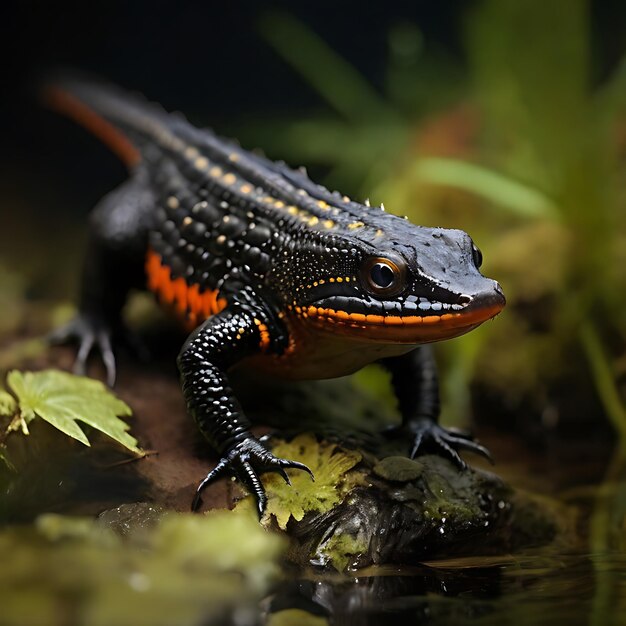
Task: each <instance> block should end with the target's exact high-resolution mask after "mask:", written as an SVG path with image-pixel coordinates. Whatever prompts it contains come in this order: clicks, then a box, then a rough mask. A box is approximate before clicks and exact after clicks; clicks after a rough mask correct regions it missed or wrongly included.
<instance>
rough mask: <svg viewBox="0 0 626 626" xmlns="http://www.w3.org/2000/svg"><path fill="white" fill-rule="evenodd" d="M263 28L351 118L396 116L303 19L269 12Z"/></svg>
mask: <svg viewBox="0 0 626 626" xmlns="http://www.w3.org/2000/svg"><path fill="white" fill-rule="evenodd" d="M259 27H260V31H261V34H262V35H263V37H264V38H265V39H266V40H267V42H268V43H269V44H270V45H271V46H272V47H273V48H274V50H276V52H278V54H280V56H281V57H283V59H285V61H287V62H288V63H290V64H291V65H292V67H294V68H295V69H296V70H297V71H298V72H299V73H300V74H301V75H302V76H303V77H304V78H305V79H306V80H307V81H308V82H309V84H310V85H311V86H312V87H313V88H314V89H315V90H316V91H317V92H318V93H319V94H320V95H321V96H322V97H323V98H324V99H325V100H326V101H327V102H328V103H329V104H330V105H331V106H332V107H334V108H335V109H336V110H337V111H338V112H339V113H341V114H342V115H344V116H345V117H346V118H347V119H350V120H358V119H364V118H370V117H372V116H386V117H395V116H396V114H395V113H394V112H393V110H391V109H390V108H389V107H388V106H387V105H386V104H385V102H384V100H383V99H382V98H381V97H380V96H379V95H378V94H377V93H376V91H374V89H372V87H371V85H370V84H369V83H368V82H367V81H366V80H364V79H363V77H362V76H361V75H360V74H359V73H358V72H357V71H356V70H355V69H354V67H352V65H350V63H348V62H347V61H346V60H345V59H343V58H342V57H341V56H340V55H338V54H337V53H335V52H334V51H333V50H332V49H331V48H330V46H328V44H326V42H324V40H323V39H322V38H321V37H319V36H318V35H317V34H316V33H314V32H313V31H311V30H310V29H309V28H307V27H306V26H305V25H304V24H303V23H302V22H301V21H300V20H298V19H296V18H295V17H293V16H291V15H288V14H286V13H269V14H267V15H265V16H264V17H263V18H262V19H261V21H260V24H259Z"/></svg>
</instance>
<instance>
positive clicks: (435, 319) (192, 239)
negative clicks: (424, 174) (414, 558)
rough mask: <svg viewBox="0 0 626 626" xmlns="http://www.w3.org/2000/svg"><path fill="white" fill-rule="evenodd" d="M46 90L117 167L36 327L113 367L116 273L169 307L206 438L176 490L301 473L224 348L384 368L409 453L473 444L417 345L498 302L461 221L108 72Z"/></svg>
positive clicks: (262, 359) (257, 361)
mask: <svg viewBox="0 0 626 626" xmlns="http://www.w3.org/2000/svg"><path fill="white" fill-rule="evenodd" d="M46 95H47V100H48V102H49V104H50V105H51V106H52V107H53V108H55V109H57V110H59V111H61V112H63V113H65V114H67V115H68V116H70V117H72V118H74V119H75V120H76V121H78V122H79V123H81V124H83V125H84V126H85V127H87V128H88V129H89V130H91V131H92V132H93V133H95V134H96V135H97V136H99V137H100V138H101V139H102V140H103V141H104V142H105V143H106V144H108V146H109V147H110V148H112V149H113V150H114V151H115V152H116V153H117V154H118V155H119V156H120V157H121V158H122V159H123V161H124V162H125V163H126V165H127V166H128V170H129V178H128V180H127V181H126V182H124V183H123V184H122V185H121V186H120V187H118V188H117V189H116V190H114V191H112V192H111V193H109V194H108V195H107V196H105V197H104V199H103V200H101V202H100V203H99V204H98V205H97V206H96V207H95V209H94V210H93V213H92V215H91V222H90V240H89V246H88V251H87V256H86V261H85V264H84V270H83V277H82V291H81V296H80V304H79V312H78V314H77V316H76V318H75V319H73V320H72V321H71V322H70V323H69V324H68V325H66V326H65V327H63V328H61V329H59V330H58V331H56V332H55V333H54V338H55V339H56V340H57V341H63V342H66V341H75V342H77V344H78V352H77V357H76V362H75V371H76V372H78V373H84V372H85V367H86V361H87V358H88V356H89V353H90V352H91V351H92V350H96V351H98V352H99V353H100V355H101V358H102V360H103V362H104V365H105V367H106V371H107V378H108V382H109V384H113V382H114V380H115V371H116V366H115V357H114V352H113V347H112V346H113V340H114V338H115V337H116V336H117V335H118V334H119V333H120V332H122V331H123V328H124V326H123V323H122V319H121V310H122V307H123V305H124V302H125V300H126V297H127V295H128V292H129V290H130V289H131V288H136V287H142V286H143V287H145V286H147V288H148V289H149V290H151V291H153V292H154V293H155V294H156V295H157V297H158V299H159V300H160V301H161V302H162V303H164V304H165V305H167V306H169V307H172V308H173V309H174V310H175V311H176V312H177V314H178V315H179V316H180V318H181V319H182V320H183V321H184V323H185V324H186V326H187V327H188V328H189V330H190V332H191V334H190V335H189V337H188V339H187V340H186V342H185V343H184V345H183V347H182V349H181V351H180V354H179V356H178V368H179V371H180V378H181V383H182V392H183V395H184V398H185V401H186V405H187V409H188V411H189V413H190V414H191V415H192V416H193V418H194V420H195V422H196V423H197V425H198V428H199V429H200V431H201V432H202V434H203V435H204V437H205V438H206V439H207V440H208V442H209V443H210V444H211V445H212V446H213V447H214V448H215V450H216V451H217V452H218V453H219V455H220V460H219V462H218V463H217V465H216V466H215V468H214V469H212V470H211V471H210V472H209V473H208V475H207V476H206V478H204V480H202V482H201V483H200V485H199V487H198V490H197V492H196V497H195V499H194V504H193V506H194V508H197V506H198V505H199V503H200V493H201V491H202V490H203V489H204V488H205V487H206V486H207V485H209V484H210V483H211V482H212V481H214V480H215V479H217V478H219V477H223V476H225V475H229V474H230V475H234V476H236V477H237V478H238V479H239V480H241V481H242V482H243V483H244V484H245V485H246V487H247V488H248V489H249V490H250V491H251V492H252V493H253V494H254V495H255V496H256V501H257V505H258V510H259V514H262V513H263V511H264V509H265V506H266V502H267V498H266V494H265V491H264V489H263V485H262V483H261V480H260V478H259V474H261V473H263V472H278V473H279V474H280V475H281V476H282V477H283V478H284V480H285V481H287V482H289V478H288V476H287V473H286V472H285V470H286V469H287V468H296V469H299V470H304V471H308V472H309V473H311V472H310V470H309V468H307V467H306V466H305V465H303V464H302V463H298V462H296V461H292V460H288V459H281V458H277V457H275V456H274V455H273V454H272V453H271V452H270V451H269V450H268V449H267V448H266V447H265V445H264V444H263V442H261V441H260V440H259V439H257V438H255V437H254V436H253V435H252V434H251V433H250V422H249V420H248V419H247V418H246V416H245V415H244V413H243V411H242V408H241V405H240V403H239V402H238V400H237V398H236V396H235V394H234V393H233V391H232V389H231V385H230V383H229V370H231V368H233V367H234V366H238V365H240V364H241V365H242V366H244V365H245V366H250V367H254V368H259V369H263V370H265V371H267V372H270V373H272V374H275V375H276V376H282V377H286V378H290V379H321V378H332V377H336V376H343V375H346V374H350V373H352V372H355V371H356V370H358V369H360V368H361V367H363V366H365V365H367V364H369V363H372V362H375V361H377V362H379V363H381V364H382V365H383V366H384V367H385V368H387V369H388V370H389V372H390V373H391V380H392V385H393V387H394V391H395V394H396V396H397V399H398V404H399V408H400V412H401V414H402V426H401V427H400V429H399V430H400V431H401V433H402V434H404V436H406V438H407V442H408V446H407V447H408V453H409V454H410V456H411V457H414V456H415V455H417V454H418V453H420V452H422V450H424V449H430V450H432V451H435V452H438V453H440V454H443V455H446V456H448V457H449V458H451V459H452V460H453V461H454V462H455V463H456V464H457V465H458V466H460V467H465V463H464V461H463V460H462V459H461V457H460V456H459V454H458V450H469V451H472V452H476V453H479V454H483V455H485V456H488V452H487V450H486V449H485V448H484V447H483V446H481V445H480V444H478V443H477V442H476V441H474V440H473V439H472V438H471V437H469V436H467V435H461V434H459V433H456V432H452V431H448V430H446V429H444V428H443V427H441V426H440V425H439V424H438V413H439V391H438V380H437V372H436V367H435V364H434V361H433V356H432V353H431V350H430V349H429V347H428V346H424V345H423V344H428V343H430V342H433V341H439V340H442V339H450V338H451V337H457V336H459V335H462V334H463V333H466V332H468V331H470V330H472V329H473V328H475V327H476V326H478V325H479V324H481V323H482V322H484V321H486V320H489V319H491V318H493V317H494V316H495V315H497V314H498V313H499V312H500V311H501V309H502V308H503V306H504V304H505V299H504V295H503V293H502V290H501V289H500V286H499V285H498V283H497V282H495V281H494V280H491V279H488V278H485V277H484V276H483V275H482V274H481V273H480V271H479V268H480V265H481V261H482V258H481V253H480V251H479V250H478V248H477V247H476V246H475V245H474V243H473V242H472V240H471V239H470V237H469V236H468V235H467V234H466V233H465V232H463V231H461V230H449V229H443V228H427V227H424V226H416V225H415V224H412V223H411V222H409V221H408V220H406V219H404V218H401V217H398V216H395V215H392V214H390V213H387V212H385V210H384V208H382V207H372V206H369V203H365V204H362V203H359V202H356V201H354V200H352V199H350V198H349V197H347V196H345V195H342V194H340V193H338V192H330V191H328V190H327V189H326V188H324V187H322V186H320V185H318V184H315V183H314V182H312V181H311V180H310V179H309V178H308V176H307V174H306V172H305V171H303V170H294V169H291V168H290V167H288V166H287V165H286V164H285V163H283V162H272V161H270V160H268V159H266V158H264V157H263V156H260V155H258V154H256V153H253V152H248V151H246V150H244V149H242V148H241V147H240V146H239V145H237V144H236V143H235V142H233V141H230V140H226V139H223V138H221V137H218V136H217V135H216V134H214V133H213V132H212V131H210V130H207V129H198V128H196V127H194V126H193V125H191V124H190V123H189V122H187V121H186V120H185V119H184V118H183V117H182V116H181V115H180V114H168V113H166V112H165V111H164V110H163V109H162V108H160V107H158V106H157V105H155V104H151V103H148V102H147V101H145V100H143V99H142V98H141V97H140V96H136V95H132V96H131V95H128V94H126V93H124V92H123V91H121V90H119V89H117V88H115V87H111V86H104V85H100V84H98V83H96V82H93V81H82V80H76V79H66V80H64V81H59V82H57V83H54V84H51V85H49V86H47V87H46ZM311 476H312V474H311Z"/></svg>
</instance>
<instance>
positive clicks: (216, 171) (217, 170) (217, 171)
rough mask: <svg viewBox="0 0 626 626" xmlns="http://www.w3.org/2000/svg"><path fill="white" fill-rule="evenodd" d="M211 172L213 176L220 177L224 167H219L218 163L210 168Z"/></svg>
mask: <svg viewBox="0 0 626 626" xmlns="http://www.w3.org/2000/svg"><path fill="white" fill-rule="evenodd" d="M209 174H210V175H211V176H214V177H215V178H219V177H220V176H221V175H222V168H221V167H217V165H216V166H215V167H212V168H211V169H210V170H209Z"/></svg>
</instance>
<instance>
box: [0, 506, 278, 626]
mask: <svg viewBox="0 0 626 626" xmlns="http://www.w3.org/2000/svg"><path fill="white" fill-rule="evenodd" d="M128 506H131V505H128ZM284 547H285V546H284V541H283V540H282V538H281V537H279V536H277V535H276V534H272V533H268V532H266V531H265V530H264V529H263V528H262V527H261V526H260V525H259V524H258V522H257V521H256V520H255V519H252V518H248V517H247V516H242V515H238V514H236V513H233V512H230V511H218V512H215V513H212V514H209V515H193V514H175V513H168V514H165V515H164V516H163V517H162V518H161V519H160V520H156V521H155V523H154V524H152V525H151V527H149V528H146V527H145V526H143V525H140V526H139V527H138V528H134V529H131V530H130V531H129V532H128V533H126V534H125V535H124V537H121V536H120V535H118V534H117V533H115V532H113V530H112V528H111V527H109V526H108V525H107V524H106V523H104V522H103V521H102V520H101V519H99V520H92V519H88V518H71V517H63V516H58V515H45V516H42V517H40V518H39V519H38V520H37V522H36V524H35V526H31V527H21V528H19V527H14V528H11V527H9V528H5V529H3V530H2V531H1V532H0V549H1V550H2V554H3V555H4V557H5V560H6V563H7V564H9V563H10V566H7V567H3V568H2V569H1V570H0V604H1V605H2V620H3V623H12V624H17V623H29V624H31V623H32V624H42V625H56V624H66V623H68V621H70V622H72V623H81V624H93V625H95V626H97V625H99V624H128V623H132V624H137V625H141V624H199V623H231V622H233V621H242V620H243V618H242V616H250V617H251V616H254V615H256V613H257V611H258V608H257V604H258V602H259V601H260V599H261V598H262V597H263V595H264V594H265V593H267V591H268V589H269V585H270V584H271V583H272V582H273V581H274V580H275V579H276V578H277V577H278V574H279V568H278V565H277V559H278V558H279V557H280V555H281V554H282V552H283V551H284ZM235 615H236V616H237V618H236V619H235ZM243 621H244V622H245V623H248V622H249V621H250V619H249V618H248V617H246V619H245V620H243Z"/></svg>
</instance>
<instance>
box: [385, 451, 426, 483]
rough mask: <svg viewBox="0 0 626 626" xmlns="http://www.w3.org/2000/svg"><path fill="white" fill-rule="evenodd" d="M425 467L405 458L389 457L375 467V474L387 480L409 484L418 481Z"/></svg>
mask: <svg viewBox="0 0 626 626" xmlns="http://www.w3.org/2000/svg"><path fill="white" fill-rule="evenodd" d="M423 469H424V468H423V465H422V464H421V463H420V462H419V461H414V460H413V459H409V458H407V457H404V456H388V457H386V458H384V459H382V460H381V461H379V462H378V463H376V465H375V466H374V470H373V471H374V474H376V475H377V476H380V477H381V478H385V479H386V480H392V481H397V482H401V483H407V482H410V481H412V480H416V479H418V478H419V477H420V476H421V475H422V472H423Z"/></svg>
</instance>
